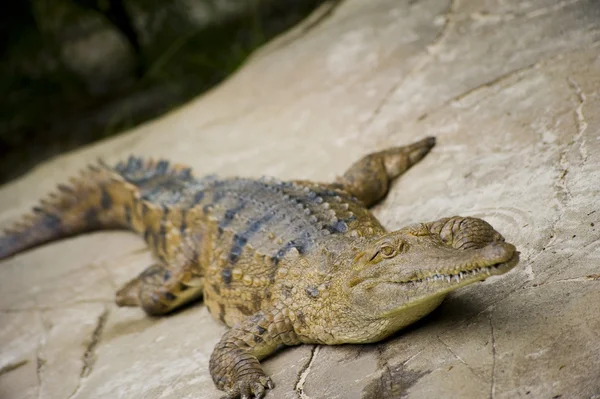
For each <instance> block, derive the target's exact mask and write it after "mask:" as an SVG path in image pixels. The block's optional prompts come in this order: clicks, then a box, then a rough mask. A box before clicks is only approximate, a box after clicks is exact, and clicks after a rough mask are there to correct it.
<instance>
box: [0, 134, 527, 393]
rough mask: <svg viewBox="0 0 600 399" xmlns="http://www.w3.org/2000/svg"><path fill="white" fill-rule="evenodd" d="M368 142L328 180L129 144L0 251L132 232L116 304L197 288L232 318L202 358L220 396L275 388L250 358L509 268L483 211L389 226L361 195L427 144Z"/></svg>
mask: <svg viewBox="0 0 600 399" xmlns="http://www.w3.org/2000/svg"><path fill="white" fill-rule="evenodd" d="M435 141H436V140H435V138H434V137H427V138H424V139H422V140H420V141H418V142H415V143H413V144H410V145H406V146H400V147H394V148H390V149H386V150H383V151H379V152H374V153H371V154H368V155H366V156H364V157H363V158H361V159H360V160H358V161H357V162H355V163H354V164H353V165H352V166H350V168H349V169H348V170H347V171H346V172H345V173H344V174H343V175H342V176H341V177H338V178H337V179H336V180H335V181H334V182H332V183H316V182H311V181H304V180H295V181H280V180H277V179H274V178H264V177H263V178H259V179H250V178H239V177H231V178H218V177H216V176H207V177H203V178H198V177H195V176H194V174H193V173H192V171H191V169H190V168H189V167H186V166H184V165H179V164H170V163H169V162H168V161H166V160H152V159H142V158H138V157H133V156H132V157H130V158H129V159H128V160H126V161H124V162H120V163H118V164H117V165H116V166H114V167H110V166H108V165H107V164H106V163H105V162H103V161H99V162H98V163H95V164H93V165H91V166H89V167H87V168H86V169H84V170H83V171H82V172H81V174H80V175H79V176H78V177H74V178H71V180H70V181H69V183H68V184H61V185H58V187H57V190H56V192H54V193H53V194H50V195H49V196H48V197H47V198H45V199H44V200H42V201H41V203H40V205H39V206H37V207H34V208H33V210H32V211H31V212H30V213H29V214H27V215H25V216H24V217H23V218H22V219H21V220H20V221H19V222H17V223H16V224H15V225H14V226H12V227H11V228H9V229H7V230H5V232H4V233H3V235H2V236H0V259H4V258H7V257H9V256H13V255H15V254H17V253H19V252H22V251H24V250H27V249H29V248H33V247H36V246H39V245H41V244H43V243H47V242H50V241H52V240H56V239H59V238H63V237H67V236H72V235H74V234H79V233H83V232H87V231H91V230H98V229H109V228H111V229H112V228H125V229H129V230H133V231H134V232H137V233H139V234H140V235H142V236H143V237H144V239H145V241H146V242H147V244H148V246H149V248H150V250H151V252H152V254H153V259H154V260H153V263H152V264H151V265H150V266H149V267H148V268H147V269H146V270H145V271H143V272H142V273H141V274H140V275H139V276H137V277H136V278H134V279H132V280H131V281H129V282H128V283H126V284H125V285H124V286H123V287H122V288H121V289H120V290H118V291H117V293H116V304H117V305H119V306H139V307H141V308H142V309H143V310H144V311H145V312H146V313H147V314H148V315H151V316H160V315H165V314H167V313H169V312H171V311H173V310H174V309H177V308H180V307H181V306H182V305H184V304H187V303H190V302H192V301H193V300H196V299H199V298H202V300H203V301H204V303H205V305H206V306H207V307H208V310H209V311H210V313H211V315H212V316H213V317H214V318H215V319H218V320H220V321H221V322H223V323H224V324H226V325H227V326H229V327H231V328H230V329H228V330H227V332H226V333H224V335H223V336H222V337H221V340H220V341H219V342H218V343H217V344H216V346H215V348H214V351H213V353H212V355H211V357H210V361H209V369H210V373H211V376H212V378H213V381H214V383H215V385H216V386H217V388H219V389H220V390H223V391H225V392H226V395H225V396H224V398H229V399H232V398H240V397H241V398H262V397H264V396H265V395H266V393H267V392H268V391H267V389H270V388H273V387H274V384H273V381H272V380H271V378H270V377H269V376H268V375H266V374H265V372H264V371H263V369H262V367H261V365H260V360H262V359H263V358H265V357H267V356H268V355H270V354H271V353H273V352H274V351H275V350H277V349H279V348H281V347H284V346H292V345H299V344H324V345H336V344H346V343H350V344H361V343H372V342H377V341H380V340H383V339H384V338H386V337H388V336H390V335H391V334H394V333H396V332H397V331H399V330H400V329H402V328H403V327H406V326H408V325H409V324H411V323H413V322H415V321H417V320H419V319H421V318H422V317H424V316H425V315H427V314H428V313H430V312H431V311H432V310H434V309H435V308H436V307H437V306H438V305H439V304H440V303H441V302H442V300H443V299H444V297H445V296H446V295H447V294H448V293H449V292H451V291H453V290H456V289H458V288H460V287H464V286H466V285H468V284H472V283H475V282H479V281H483V280H485V279H486V278H488V277H489V276H495V275H500V274H503V273H506V272H507V271H509V270H511V269H512V268H513V267H514V266H515V265H516V264H517V263H518V261H519V252H518V251H517V250H516V248H515V246H514V245H512V244H509V243H507V242H506V241H505V240H504V238H503V237H502V235H501V234H500V233H498V232H497V231H496V230H494V228H493V227H492V226H491V225H489V224H488V223H487V222H485V221H484V220H482V219H478V218H473V217H461V216H453V217H447V218H443V219H439V220H436V221H433V222H426V223H416V224H412V225H409V226H407V227H404V228H401V229H399V230H396V231H392V232H388V231H386V229H385V228H384V227H383V226H382V225H381V223H380V222H379V221H378V220H377V219H376V218H375V217H374V215H373V214H372V213H371V211H370V210H369V208H371V207H373V206H374V205H376V204H377V203H379V202H381V201H382V200H383V199H384V198H385V197H386V195H387V193H388V191H389V188H390V185H391V184H392V182H393V180H394V179H396V178H397V177H399V176H400V175H401V174H403V173H404V172H405V171H407V170H408V169H409V168H411V167H412V166H413V165H414V164H416V163H417V162H419V161H420V160H421V159H422V158H423V157H424V156H425V155H426V154H427V153H428V152H430V150H431V149H432V148H433V147H434V145H435Z"/></svg>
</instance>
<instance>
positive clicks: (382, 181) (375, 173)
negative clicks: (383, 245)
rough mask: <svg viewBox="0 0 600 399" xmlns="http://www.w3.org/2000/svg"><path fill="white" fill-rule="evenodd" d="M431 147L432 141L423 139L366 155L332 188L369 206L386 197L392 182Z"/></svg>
mask: <svg viewBox="0 0 600 399" xmlns="http://www.w3.org/2000/svg"><path fill="white" fill-rule="evenodd" d="M434 145H435V138H434V137H427V138H425V139H423V140H421V141H417V142H416V143H412V144H409V145H407V146H403V147H394V148H389V149H387V150H384V151H379V152H374V153H371V154H368V155H366V156H364V157H363V158H361V159H359V160H358V161H356V162H355V163H354V164H353V165H352V166H350V168H348V170H347V171H346V173H344V175H343V176H342V177H340V178H338V179H337V181H336V183H334V185H335V186H341V187H342V188H343V189H345V190H346V191H347V192H349V193H351V194H352V195H354V196H355V197H356V198H358V199H359V200H361V201H362V202H363V203H364V204H365V205H366V206H367V207H371V206H373V205H375V204H377V203H378V202H379V201H381V200H382V199H383V198H384V197H385V196H386V194H387V192H388V189H389V187H390V184H391V182H392V181H393V180H394V179H396V178H398V177H399V176H400V175H402V174H403V173H404V172H406V171H407V170H408V169H410V167H411V166H413V165H414V164H416V163H417V162H419V161H420V160H421V159H423V157H424V156H425V155H427V153H428V152H429V151H430V150H431V149H432V148H433V146H434Z"/></svg>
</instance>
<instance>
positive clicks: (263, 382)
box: [221, 374, 275, 399]
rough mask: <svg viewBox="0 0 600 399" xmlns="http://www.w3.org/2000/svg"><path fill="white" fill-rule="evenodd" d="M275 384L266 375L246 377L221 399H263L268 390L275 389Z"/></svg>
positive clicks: (237, 382)
mask: <svg viewBox="0 0 600 399" xmlns="http://www.w3.org/2000/svg"><path fill="white" fill-rule="evenodd" d="M274 387H275V384H273V381H272V380H271V378H269V377H267V376H266V375H264V374H263V375H257V374H254V375H246V376H244V377H242V378H241V379H240V380H238V381H236V382H235V384H233V387H232V389H231V390H230V391H229V392H227V394H226V395H224V396H222V397H221V399H262V398H264V397H265V394H266V389H273V388H274Z"/></svg>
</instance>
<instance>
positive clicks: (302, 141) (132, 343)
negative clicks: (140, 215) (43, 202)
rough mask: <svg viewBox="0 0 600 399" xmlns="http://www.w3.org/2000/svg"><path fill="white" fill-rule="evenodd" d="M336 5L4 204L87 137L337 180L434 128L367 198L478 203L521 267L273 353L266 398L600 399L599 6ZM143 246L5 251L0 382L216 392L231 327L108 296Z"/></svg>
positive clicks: (122, 150) (409, 210) (88, 244)
mask: <svg viewBox="0 0 600 399" xmlns="http://www.w3.org/2000/svg"><path fill="white" fill-rule="evenodd" d="M330 6H331V7H332V8H331V9H329V10H327V9H321V10H320V11H319V13H320V14H315V16H313V17H312V18H309V19H308V20H307V21H306V22H305V23H304V24H302V25H300V26H298V27H296V28H294V29H292V30H291V31H290V32H288V33H287V34H286V35H284V36H282V37H280V38H278V39H276V40H274V41H273V42H271V43H269V44H268V45H267V46H265V47H264V48H263V49H261V50H260V51H258V52H257V53H256V54H254V55H253V56H252V57H251V59H250V60H249V61H248V62H247V64H246V65H245V66H244V67H243V68H241V69H240V70H239V71H238V72H237V73H236V74H235V75H234V76H232V77H231V78H230V79H229V80H228V81H226V82H225V83H223V84H222V85H221V86H219V87H218V88H216V89H215V90H213V91H211V92H210V93H208V94H206V95H204V96H202V97H200V98H198V99H196V100H195V101H192V102H190V103H189V104H188V105H186V106H185V107H182V108H180V109H179V110H176V111H174V112H172V113H170V114H168V115H166V116H164V117H163V118H161V119H159V120H156V121H154V122H152V123H148V124H145V125H143V126H140V127H138V128H136V129H134V130H133V131H131V132H128V133H126V134H123V135H122V136H120V137H117V138H115V139H111V140H108V141H105V142H102V143H99V144H97V145H94V146H92V147H88V148H84V149H82V150H79V151H77V152H74V153H71V154H67V155H64V156H62V157H59V158H57V159H56V160H53V161H52V162H48V163H46V164H44V165H42V166H40V167H38V168H37V169H36V170H34V171H33V172H31V173H30V174H29V175H28V176H26V177H24V178H23V179H20V180H18V181H15V182H13V183H10V184H8V185H7V186H5V187H4V188H2V190H0V203H1V204H2V212H1V213H0V222H2V224H5V223H9V222H10V221H11V220H14V219H15V218H17V217H18V215H19V214H20V213H22V212H24V211H25V210H26V209H27V208H28V207H29V206H31V205H33V204H34V203H35V202H36V200H37V199H38V198H39V197H41V196H42V195H44V193H46V192H47V191H49V190H50V189H51V188H52V187H53V186H54V185H55V184H56V183H58V182H60V181H64V180H65V178H66V176H67V175H68V173H69V171H75V170H76V169H77V168H79V167H81V166H83V165H84V164H85V163H87V162H89V161H90V160H93V159H95V158H96V157H97V156H103V157H105V158H106V159H107V160H109V161H111V162H112V161H116V160H117V159H122V158H124V157H125V156H126V155H128V154H129V153H130V152H135V153H138V154H141V155H151V156H163V157H168V158H170V159H173V160H177V161H178V162H182V163H188V164H190V165H192V166H193V167H194V168H195V170H196V171H197V172H198V173H200V174H203V173H206V174H208V173H215V172H216V173H219V174H223V175H250V176H259V175H262V174H266V175H273V176H276V177H278V178H298V179H304V178H308V179H315V180H331V179H333V178H334V176H335V175H336V174H339V173H341V172H342V171H343V170H344V169H345V168H346V167H347V166H348V165H349V164H350V163H351V162H353V161H354V160H356V159H357V158H358V157H359V156H360V155H362V154H365V153H366V152H368V151H371V150H374V149H378V148H384V147H387V146H391V145H397V144H404V143H408V142H411V141H414V140H415V139H417V138H420V137H423V136H425V135H435V136H437V137H438V145H437V146H436V147H435V149H434V150H433V152H432V153H431V154H430V155H429V156H428V157H427V158H426V159H425V160H424V161H423V162H421V163H420V164H419V165H418V167H415V168H413V169H412V170H411V171H409V172H408V173H407V174H406V176H404V178H403V179H401V180H400V181H398V182H397V183H396V184H394V186H393V187H392V190H391V192H390V195H389V197H388V198H387V199H386V201H384V203H383V204H381V205H380V206H378V207H377V209H376V210H375V212H376V214H377V216H378V217H379V218H380V220H381V221H382V223H383V224H384V225H385V226H387V227H389V228H390V229H394V228H398V227H401V226H403V225H406V224H408V223H412V222H416V221H427V220H435V219H437V218H439V217H443V216H451V215H454V214H460V215H464V216H478V217H482V218H484V219H486V220H487V221H489V222H490V223H492V225H494V226H495V227H496V228H497V229H498V230H499V231H501V232H502V233H503V234H504V235H505V236H506V237H507V239H508V240H509V241H510V242H514V243H516V244H517V246H518V248H519V250H520V251H521V259H522V260H521V263H520V265H519V266H518V267H517V268H516V269H515V270H514V271H512V272H510V273H509V274H507V275H504V276H502V277H500V278H493V279H490V280H488V281H486V282H485V283H483V284H478V285H474V286H469V287H467V288H465V289H463V290H461V291H458V292H455V293H454V294H452V295H450V296H449V297H448V299H447V300H446V301H445V302H444V303H443V304H442V305H441V307H440V308H439V309H437V310H436V311H434V312H433V313H432V314H431V315H430V316H428V317H427V318H425V319H424V320H422V321H420V322H418V323H417V324H416V325H415V326H412V327H410V328H408V329H406V330H405V331H403V332H400V333H398V334H396V335H395V336H394V337H392V338H390V339H388V340H387V341H385V342H382V343H379V344H371V345H357V346H343V347H327V348H324V347H321V348H318V349H317V348H315V347H313V346H303V347H299V348H294V349H291V350H285V351H282V352H281V353H279V354H277V355H276V356H274V357H272V358H270V359H268V360H266V361H265V362H264V365H265V368H266V371H267V372H268V373H270V374H271V375H272V376H273V379H274V381H275V383H276V385H277V387H276V388H275V390H274V391H273V392H272V393H270V395H269V397H273V398H297V397H300V398H303V399H306V398H313V399H314V398H325V397H327V398H359V397H364V398H385V397H390V398H392V397H407V398H430V397H444V398H465V397H492V398H513V397H535V398H538V397H544V398H545V397H548V398H550V397H557V395H562V397H563V398H567V397H568V398H571V397H586V398H591V397H594V398H598V397H600V396H598V395H600V379H599V378H598V370H600V324H599V320H600V308H599V307H598V306H597V304H598V303H599V302H600V294H599V293H600V289H599V288H600V278H599V277H598V275H599V274H600V269H599V267H598V264H599V256H598V254H599V253H600V251H599V247H600V241H599V239H598V238H599V230H598V229H599V228H600V209H598V198H599V196H600V185H599V184H598V182H599V181H600V155H599V154H600V140H599V138H600V113H599V112H598V109H600V56H599V55H598V54H600V51H599V50H600V30H599V29H598V25H597V21H598V20H599V18H600V4H598V2H597V1H595V0H565V1H560V2H559V1H554V0H533V1H528V2H522V1H517V0H513V1H493V0H476V1H468V2H467V1H458V0H454V1H435V0H421V1H408V0H406V1H399V0H371V1H366V0H362V1H359V0H346V1H342V2H331V3H330ZM142 247H143V243H142V242H141V240H139V239H138V238H136V237H133V236H131V235H128V234H127V233H122V232H121V233H116V232H115V233H113V232H106V233H97V234H93V235H88V236H84V237H78V238H74V239H69V240H65V241H63V242H61V243H56V244H52V245H48V246H45V247H43V248H39V249H36V250H33V251H30V252H28V253H25V254H22V255H19V256H17V257H15V258H13V259H10V260H7V261H5V262H3V263H2V265H1V266H2V268H0V322H1V323H0V324H1V325H2V329H1V330H0V348H1V349H0V396H2V397H3V398H33V397H37V396H38V392H45V393H47V395H48V397H64V394H63V392H67V391H68V392H71V391H69V390H73V391H72V392H74V395H73V396H72V397H73V398H78V399H83V398H95V397H111V398H129V397H156V398H167V399H169V398H187V397H190V398H191V397H198V396H201V397H205V398H216V397H218V396H219V392H218V391H217V390H216V389H215V388H214V387H213V385H212V381H211V379H210V376H209V374H208V357H209V355H210V351H211V349H212V347H213V345H214V344H215V343H216V342H217V341H218V339H219V337H220V335H221V334H222V333H223V331H224V330H225V327H223V326H222V325H221V324H219V322H217V321H215V320H213V319H212V318H211V317H210V316H209V314H208V312H207V311H206V309H205V308H204V307H203V306H202V305H197V306H191V307H189V308H187V309H185V310H182V311H181V312H178V313H177V314H175V315H173V316H170V317H166V318H159V319H152V318H148V317H146V316H145V315H144V314H143V313H142V312H141V311H140V310H139V309H119V308H116V307H114V305H113V304H112V293H113V290H114V288H115V287H116V286H118V285H119V284H121V283H123V282H124V281H126V280H127V279H129V278H131V277H133V276H134V275H135V274H136V273H138V272H139V271H141V270H143V268H144V267H145V266H146V265H147V264H148V263H149V262H150V257H149V255H148V253H147V252H146V251H143V250H140V249H141V248H142ZM102 318H104V321H103V322H101V321H102ZM49 322H50V323H52V326H53V327H52V329H50V330H49V329H48V325H47V324H48V323H49ZM98 326H101V328H98ZM52 331H54V333H52ZM52 334H54V335H52ZM57 334H58V335H57ZM49 337H53V338H52V339H50V338H49ZM90 342H94V344H93V345H91V349H90V344H89V343H90ZM60 345H64V351H63V352H62V353H59V352H60V351H58V349H57V348H59V347H60ZM86 353H89V355H87V356H86V355H85V354H86ZM50 354H54V355H53V356H50ZM40 356H47V357H48V359H45V360H44V361H40V359H43V358H42V357H40ZM83 359H88V360H89V359H93V361H92V362H91V363H90V362H89V361H88V363H86V362H85V361H84V360H83ZM50 360H51V361H50ZM85 364H88V366H87V368H86V366H85ZM82 370H86V371H85V372H82ZM58 372H60V373H61V374H60V378H59V377H58V376H57V375H58V374H57V373H58ZM40 384H41V385H40ZM54 385H56V386H54ZM67 388H69V389H67ZM61 389H63V390H64V391H61Z"/></svg>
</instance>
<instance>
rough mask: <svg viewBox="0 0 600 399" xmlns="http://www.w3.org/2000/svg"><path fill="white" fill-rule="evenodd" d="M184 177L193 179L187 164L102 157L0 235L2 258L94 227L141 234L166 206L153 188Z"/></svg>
mask: <svg viewBox="0 0 600 399" xmlns="http://www.w3.org/2000/svg"><path fill="white" fill-rule="evenodd" d="M182 176H189V179H191V174H190V172H189V169H186V168H183V167H168V164H167V163H166V162H165V161H152V160H148V161H143V160H141V159H140V158H134V157H130V158H129V160H128V161H127V162H124V163H120V164H118V165H117V166H116V167H114V168H111V167H109V166H107V165H106V164H104V163H103V162H102V161H99V163H98V164H95V165H90V166H88V167H87V168H86V169H84V170H83V171H82V172H81V173H80V175H79V176H77V177H75V178H71V179H70V180H69V183H68V184H61V185H58V187H57V190H56V191H55V192H53V193H51V194H50V195H48V196H47V197H46V198H45V199H43V200H42V201H41V202H40V205H38V206H36V207H34V208H33V209H32V211H31V212H30V213H29V214H27V215H25V216H24V217H23V218H22V219H21V220H20V221H19V222H17V223H16V224H15V225H13V226H12V227H10V228H8V229H6V230H5V231H4V234H2V235H0V259H4V258H7V257H9V256H11V255H14V254H16V253H18V252H21V251H24V250H26V249H29V248H33V247H36V246H39V245H41V244H44V243H47V242H50V241H55V240H58V239H61V238H64V237H69V236H73V235H76V234H79V233H84V232H89V231H94V230H102V229H120V228H122V229H130V230H133V231H135V232H137V233H142V232H144V231H145V224H146V223H145V222H144V219H148V216H150V215H152V214H154V213H157V212H158V213H159V212H161V210H162V207H163V205H161V204H160V203H157V202H156V201H153V200H152V199H153V195H152V192H155V191H156V192H159V191H160V189H159V188H160V187H161V186H163V185H166V186H169V184H168V183H169V182H172V183H173V184H174V185H178V184H181V181H182ZM173 184H172V185H173ZM153 211H154V212H153Z"/></svg>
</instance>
